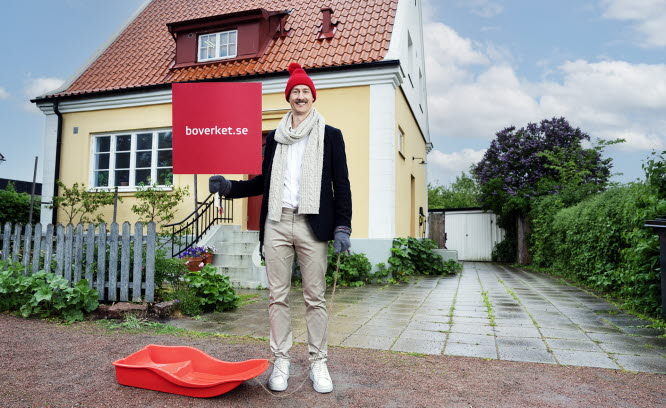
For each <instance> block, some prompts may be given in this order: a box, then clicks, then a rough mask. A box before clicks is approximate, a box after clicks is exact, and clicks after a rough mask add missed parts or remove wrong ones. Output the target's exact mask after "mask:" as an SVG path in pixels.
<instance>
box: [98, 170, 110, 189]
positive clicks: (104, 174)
mask: <svg viewBox="0 0 666 408" xmlns="http://www.w3.org/2000/svg"><path fill="white" fill-rule="evenodd" d="M108 186H109V172H108V171H96V172H95V187H108Z"/></svg>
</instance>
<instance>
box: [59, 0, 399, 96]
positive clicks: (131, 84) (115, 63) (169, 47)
mask: <svg viewBox="0 0 666 408" xmlns="http://www.w3.org/2000/svg"><path fill="white" fill-rule="evenodd" d="M326 6H330V7H332V8H333V13H334V14H333V16H332V20H333V23H336V22H337V26H336V30H335V36H334V37H333V38H332V39H330V40H318V39H317V37H318V36H319V32H320V30H321V24H322V13H321V8H322V7H326ZM397 6H398V0H365V1H364V0H361V1H359V0H335V1H333V0H247V1H237V0H153V1H152V2H151V3H150V4H149V5H148V6H147V7H146V8H145V9H144V10H143V11H142V12H141V13H140V14H139V15H138V16H137V17H136V18H135V19H134V20H133V21H132V22H131V23H130V24H129V25H128V26H127V28H126V29H125V30H124V31H123V32H122V33H121V34H120V35H119V36H118V37H117V38H116V39H115V41H113V43H111V45H110V46H109V47H108V48H107V49H106V50H104V51H103V52H102V53H101V54H100V55H99V56H98V57H97V59H96V60H95V61H94V62H93V63H92V64H91V65H90V66H89V67H88V68H87V69H86V70H85V71H84V72H83V73H82V74H81V75H80V76H79V77H78V78H77V79H76V80H74V82H73V83H72V84H71V85H70V86H69V88H67V89H66V90H65V91H63V92H61V93H59V94H56V95H53V96H69V95H83V94H91V93H96V92H103V91H108V90H114V89H132V88H139V87H144V86H151V85H160V84H168V83H172V82H183V81H193V80H200V79H204V78H208V79H212V78H224V77H231V76H244V75H256V74H267V73H275V72H282V71H286V68H287V66H288V65H289V63H290V62H293V61H298V62H299V63H300V64H301V65H303V66H304V67H305V68H306V69H307V68H323V67H331V66H342V65H351V64H359V63H364V62H374V61H381V60H383V58H384V56H385V55H386V53H387V52H388V47H389V41H390V37H391V32H392V31H393V22H394V20H395V14H396V8H397ZM256 8H264V9H266V10H270V11H277V10H284V9H293V11H292V13H291V14H290V15H289V16H288V17H287V20H286V29H287V30H288V36H287V37H283V38H277V39H273V40H271V41H270V43H269V45H268V48H267V50H266V52H265V53H264V54H263V55H262V56H261V57H260V58H258V59H257V58H255V59H246V60H236V61H229V62H226V63H225V62H220V63H216V64H208V65H200V66H194V67H184V68H176V69H172V68H171V67H172V66H173V65H174V59H175V55H176V43H175V41H174V39H173V37H172V36H171V34H169V32H168V29H167V25H166V24H167V23H173V22H177V21H187V20H192V19H198V18H203V17H210V16H216V15H220V14H228V13H233V12H238V11H243V10H252V9H256Z"/></svg>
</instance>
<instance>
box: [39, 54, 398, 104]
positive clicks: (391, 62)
mask: <svg viewBox="0 0 666 408" xmlns="http://www.w3.org/2000/svg"><path fill="white" fill-rule="evenodd" d="M387 66H388V67H390V66H400V61H398V60H384V61H372V62H361V63H357V64H349V65H336V66H330V67H316V68H315V67H309V68H307V72H308V75H310V74H315V73H324V72H339V71H346V70H354V69H362V68H381V67H387ZM280 76H287V77H288V76H289V73H288V72H287V70H286V69H285V70H281V71H274V72H265V73H261V74H250V75H238V76H233V77H222V78H209V79H203V80H202V79H197V80H192V81H184V82H231V81H235V80H247V79H253V80H257V81H261V80H262V79H265V78H275V77H280ZM171 85H172V83H171V82H167V83H161V84H153V85H141V86H136V87H130V88H122V89H107V90H103V91H95V92H87V93H79V94H70V95H58V96H53V95H49V96H46V95H44V96H40V97H37V98H35V99H31V100H30V102H32V103H36V102H46V101H51V100H55V99H59V100H68V101H69V100H76V99H85V98H87V97H90V96H107V95H122V94H125V93H127V92H136V91H139V92H149V91H153V90H158V89H167V88H171Z"/></svg>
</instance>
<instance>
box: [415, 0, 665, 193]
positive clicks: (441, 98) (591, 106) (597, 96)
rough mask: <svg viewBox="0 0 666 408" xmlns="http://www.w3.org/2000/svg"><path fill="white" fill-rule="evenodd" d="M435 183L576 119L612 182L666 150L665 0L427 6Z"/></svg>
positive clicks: (448, 0) (634, 175)
mask: <svg viewBox="0 0 666 408" xmlns="http://www.w3.org/2000/svg"><path fill="white" fill-rule="evenodd" d="M424 9H425V12H424V19H425V21H424V36H425V51H426V52H425V54H426V75H427V83H428V105H429V116H430V119H429V120H430V135H431V140H432V142H433V144H434V149H433V151H432V152H430V154H429V155H428V163H429V167H428V172H429V179H430V181H431V182H434V183H437V182H439V184H448V183H450V182H452V181H453V180H455V177H456V176H457V175H459V174H460V173H461V172H462V171H467V170H468V169H469V167H470V166H471V165H472V164H473V163H476V162H478V161H479V160H480V159H481V158H482V157H483V153H484V152H485V149H486V148H487V147H488V146H489V144H490V141H491V140H492V139H493V138H494V136H495V133H496V132H498V131H500V130H502V129H504V128H506V127H509V126H516V127H517V128H520V127H524V126H526V125H527V124H528V123H530V122H539V121H541V120H543V119H550V118H553V117H565V118H566V119H567V120H568V121H569V122H570V123H571V125H573V126H574V127H579V128H580V129H581V130H583V131H584V132H586V133H587V134H589V135H590V137H591V138H592V140H593V141H595V140H597V139H606V140H612V139H616V138H623V139H626V142H625V143H623V144H620V145H617V146H614V147H611V148H609V149H608V150H607V152H606V154H607V156H610V157H612V158H613V163H614V167H613V172H614V173H621V174H616V175H615V176H614V177H613V180H615V181H618V182H630V181H634V180H636V179H638V178H641V179H642V178H644V173H643V170H642V167H641V164H642V163H643V162H644V160H645V158H646V157H647V156H648V155H649V153H650V152H651V151H652V150H653V149H656V150H658V151H662V150H666V0H558V1H534V0H445V1H441V0H440V1H435V0H429V1H424Z"/></svg>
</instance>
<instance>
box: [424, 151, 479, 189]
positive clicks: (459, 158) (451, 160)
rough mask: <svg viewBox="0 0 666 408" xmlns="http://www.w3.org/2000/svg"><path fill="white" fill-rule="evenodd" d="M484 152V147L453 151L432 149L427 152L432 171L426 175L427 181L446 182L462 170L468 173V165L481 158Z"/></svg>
mask: <svg viewBox="0 0 666 408" xmlns="http://www.w3.org/2000/svg"><path fill="white" fill-rule="evenodd" d="M485 152H486V150H485V149H482V150H473V149H463V150H462V151H459V152H453V153H443V152H441V151H439V150H436V149H435V150H432V151H431V152H430V153H429V154H428V164H430V166H429V169H430V171H432V173H431V174H430V175H429V177H428V179H429V180H428V181H429V182H437V183H440V184H442V183H443V184H447V183H449V182H450V181H452V180H454V179H455V177H456V176H459V175H460V173H462V172H463V171H464V172H466V173H469V168H470V166H471V165H472V164H476V163H478V162H479V161H480V160H481V159H482V158H483V155H484V153H485Z"/></svg>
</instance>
